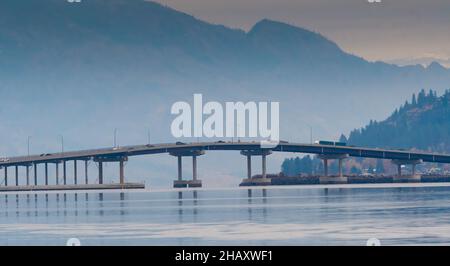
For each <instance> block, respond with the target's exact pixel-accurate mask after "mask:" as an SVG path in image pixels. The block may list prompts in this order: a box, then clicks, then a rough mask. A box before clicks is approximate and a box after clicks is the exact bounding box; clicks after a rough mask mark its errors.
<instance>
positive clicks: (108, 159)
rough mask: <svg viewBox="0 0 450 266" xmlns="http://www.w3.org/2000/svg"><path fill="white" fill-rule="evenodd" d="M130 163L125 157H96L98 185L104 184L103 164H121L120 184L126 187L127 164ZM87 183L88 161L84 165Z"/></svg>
mask: <svg viewBox="0 0 450 266" xmlns="http://www.w3.org/2000/svg"><path fill="white" fill-rule="evenodd" d="M126 161H128V157H127V156H125V155H112V156H98V157H94V162H98V183H99V184H103V181H104V180H103V163H104V162H119V183H120V184H121V185H125V164H124V163H125V162H126ZM84 166H85V168H84V174H85V181H86V183H87V182H88V170H87V169H88V163H87V160H86V161H85V164H84Z"/></svg>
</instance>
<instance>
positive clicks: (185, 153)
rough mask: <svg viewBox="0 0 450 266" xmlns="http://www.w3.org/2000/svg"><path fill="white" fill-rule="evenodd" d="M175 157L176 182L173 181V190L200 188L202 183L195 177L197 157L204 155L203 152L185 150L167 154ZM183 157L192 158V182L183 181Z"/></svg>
mask: <svg viewBox="0 0 450 266" xmlns="http://www.w3.org/2000/svg"><path fill="white" fill-rule="evenodd" d="M169 154H170V155H172V156H175V157H177V161H178V176H177V180H175V181H173V187H174V188H187V187H190V188H191V187H202V181H201V180H199V179H198V175H197V157H198V156H201V155H203V154H205V151H203V150H187V151H177V152H171V153H169ZM183 157H192V180H183Z"/></svg>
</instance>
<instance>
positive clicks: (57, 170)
mask: <svg viewBox="0 0 450 266" xmlns="http://www.w3.org/2000/svg"><path fill="white" fill-rule="evenodd" d="M55 179H56V180H55V184H56V185H59V161H57V162H55Z"/></svg>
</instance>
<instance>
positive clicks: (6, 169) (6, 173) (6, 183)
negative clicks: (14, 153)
mask: <svg viewBox="0 0 450 266" xmlns="http://www.w3.org/2000/svg"><path fill="white" fill-rule="evenodd" d="M7 186H8V167H7V166H5V187H7Z"/></svg>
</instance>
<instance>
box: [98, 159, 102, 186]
mask: <svg viewBox="0 0 450 266" xmlns="http://www.w3.org/2000/svg"><path fill="white" fill-rule="evenodd" d="M98 183H99V184H100V185H101V184H103V162H98Z"/></svg>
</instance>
